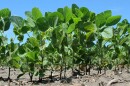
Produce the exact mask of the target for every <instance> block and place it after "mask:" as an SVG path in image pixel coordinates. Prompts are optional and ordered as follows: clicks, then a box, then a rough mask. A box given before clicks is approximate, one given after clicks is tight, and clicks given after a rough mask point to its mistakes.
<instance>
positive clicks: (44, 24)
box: [36, 17, 49, 32]
mask: <svg viewBox="0 0 130 86" xmlns="http://www.w3.org/2000/svg"><path fill="white" fill-rule="evenodd" d="M36 24H37V26H38V29H39V30H41V31H43V32H45V31H46V30H47V29H48V28H49V24H48V21H47V20H46V19H45V18H44V17H41V18H39V19H37V21H36Z"/></svg>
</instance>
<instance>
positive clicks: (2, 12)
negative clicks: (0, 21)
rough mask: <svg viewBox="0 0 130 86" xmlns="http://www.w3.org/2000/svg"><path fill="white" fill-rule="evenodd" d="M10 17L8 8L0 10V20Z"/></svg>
mask: <svg viewBox="0 0 130 86" xmlns="http://www.w3.org/2000/svg"><path fill="white" fill-rule="evenodd" d="M10 16H11V11H10V10H9V9H8V8H4V9H2V10H0V18H1V17H3V18H4V17H10Z"/></svg>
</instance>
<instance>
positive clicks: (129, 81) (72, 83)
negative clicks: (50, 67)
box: [0, 68, 130, 86]
mask: <svg viewBox="0 0 130 86" xmlns="http://www.w3.org/2000/svg"><path fill="white" fill-rule="evenodd" d="M18 74H21V72H20V70H14V69H11V81H7V80H6V78H7V77H8V68H0V86H130V73H128V72H127V70H126V69H123V70H122V72H115V71H112V70H107V71H106V74H104V72H102V73H101V74H97V70H91V74H90V75H83V76H82V75H76V76H73V77H72V72H71V70H67V73H66V78H63V79H62V80H59V71H55V72H54V73H53V82H52V81H50V78H49V75H50V72H49V71H47V72H46V73H45V77H44V78H43V81H42V82H38V77H37V76H35V77H33V82H29V75H28V74H25V75H24V76H22V77H21V78H20V79H17V76H18Z"/></svg>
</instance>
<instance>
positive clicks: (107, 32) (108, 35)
mask: <svg viewBox="0 0 130 86" xmlns="http://www.w3.org/2000/svg"><path fill="white" fill-rule="evenodd" d="M101 35H102V37H103V38H104V39H109V38H112V37H113V28H112V27H108V28H105V29H104V31H103V32H102V33H101Z"/></svg>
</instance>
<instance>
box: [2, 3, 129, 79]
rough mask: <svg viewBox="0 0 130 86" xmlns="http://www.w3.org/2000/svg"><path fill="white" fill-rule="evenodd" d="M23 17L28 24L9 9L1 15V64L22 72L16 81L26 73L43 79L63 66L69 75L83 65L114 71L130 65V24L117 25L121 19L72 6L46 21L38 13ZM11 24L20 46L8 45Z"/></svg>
mask: <svg viewBox="0 0 130 86" xmlns="http://www.w3.org/2000/svg"><path fill="white" fill-rule="evenodd" d="M25 15H26V17H27V18H26V19H24V18H22V17H20V16H11V12H10V10H9V9H7V8H5V9H2V10H0V17H1V18H0V62H1V64H3V63H4V62H5V64H4V65H7V66H9V67H11V68H17V69H20V70H21V71H22V73H21V74H19V75H18V78H20V77H21V76H22V75H24V74H25V73H26V72H28V73H29V74H31V75H32V76H33V75H38V76H39V77H43V76H44V75H45V74H44V73H45V71H46V70H47V69H51V71H53V70H56V67H59V66H60V67H61V70H62V71H64V72H66V69H67V68H73V67H74V66H75V65H81V64H82V65H84V64H86V65H88V66H91V65H93V66H94V65H96V67H97V69H105V68H109V69H112V67H113V65H114V66H115V65H118V64H119V63H128V64H129V63H130V59H129V52H130V50H129V47H130V35H129V33H130V23H129V22H128V21H127V20H126V19H124V20H123V21H122V22H119V21H120V19H121V16H120V15H116V16H113V15H112V12H111V10H106V11H104V12H101V13H99V14H96V13H94V12H91V11H90V10H89V9H88V8H86V7H78V6H77V5H76V4H72V7H71V8H69V7H67V6H66V7H64V8H58V9H57V11H55V12H45V15H43V13H42V12H41V11H40V10H39V9H38V8H36V7H34V8H33V9H32V11H26V12H25ZM10 24H13V26H14V27H13V32H14V34H15V36H16V37H17V39H18V41H19V43H15V42H14V39H15V38H11V39H10V40H11V41H10V43H6V42H7V38H6V37H5V36H4V31H7V30H8V29H9V27H10ZM29 32H31V35H30V34H29ZM25 34H28V38H27V40H26V41H25V43H24V42H23V39H24V36H25ZM97 51H98V52H97ZM62 68H63V69H62ZM62 71H61V72H62ZM31 75H30V76H31Z"/></svg>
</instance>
